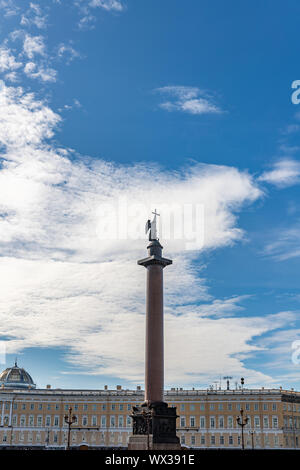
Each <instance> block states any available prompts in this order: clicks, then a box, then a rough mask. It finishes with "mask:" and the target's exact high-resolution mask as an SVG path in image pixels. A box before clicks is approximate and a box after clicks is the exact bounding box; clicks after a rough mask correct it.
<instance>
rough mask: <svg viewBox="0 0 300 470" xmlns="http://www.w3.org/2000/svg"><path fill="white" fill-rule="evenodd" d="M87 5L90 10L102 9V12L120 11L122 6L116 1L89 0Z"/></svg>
mask: <svg viewBox="0 0 300 470" xmlns="http://www.w3.org/2000/svg"><path fill="white" fill-rule="evenodd" d="M88 5H89V6H90V7H91V8H103V9H104V10H108V11H109V10H115V11H122V10H123V9H124V6H123V5H122V3H121V2H120V1H118V0H90V1H89V3H88Z"/></svg>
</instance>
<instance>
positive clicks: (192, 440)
mask: <svg viewBox="0 0 300 470" xmlns="http://www.w3.org/2000/svg"><path fill="white" fill-rule="evenodd" d="M195 444H196V437H195V436H191V445H192V446H194V445H195Z"/></svg>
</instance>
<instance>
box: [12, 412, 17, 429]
mask: <svg viewBox="0 0 300 470" xmlns="http://www.w3.org/2000/svg"><path fill="white" fill-rule="evenodd" d="M12 424H13V426H17V416H16V415H13V419H12Z"/></svg>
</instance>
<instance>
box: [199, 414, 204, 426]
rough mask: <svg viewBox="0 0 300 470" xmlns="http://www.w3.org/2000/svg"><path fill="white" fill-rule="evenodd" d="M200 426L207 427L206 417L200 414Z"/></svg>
mask: <svg viewBox="0 0 300 470" xmlns="http://www.w3.org/2000/svg"><path fill="white" fill-rule="evenodd" d="M200 428H205V417H204V416H200Z"/></svg>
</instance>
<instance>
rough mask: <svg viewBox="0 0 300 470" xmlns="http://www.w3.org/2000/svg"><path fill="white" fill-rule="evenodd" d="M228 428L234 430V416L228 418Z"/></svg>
mask: <svg viewBox="0 0 300 470" xmlns="http://www.w3.org/2000/svg"><path fill="white" fill-rule="evenodd" d="M227 426H228V427H229V428H233V417H232V416H228V418H227Z"/></svg>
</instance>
